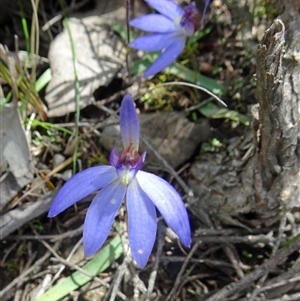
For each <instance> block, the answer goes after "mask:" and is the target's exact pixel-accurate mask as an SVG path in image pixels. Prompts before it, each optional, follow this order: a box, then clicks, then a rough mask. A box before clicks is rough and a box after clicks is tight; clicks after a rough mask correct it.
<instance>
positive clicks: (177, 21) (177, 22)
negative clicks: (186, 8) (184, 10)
mask: <svg viewBox="0 0 300 301" xmlns="http://www.w3.org/2000/svg"><path fill="white" fill-rule="evenodd" d="M173 22H174V24H175V25H180V22H181V17H180V16H178V17H176V18H175V19H174V20H173Z"/></svg>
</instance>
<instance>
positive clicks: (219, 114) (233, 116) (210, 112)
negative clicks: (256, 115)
mask: <svg viewBox="0 0 300 301" xmlns="http://www.w3.org/2000/svg"><path fill="white" fill-rule="evenodd" d="M199 111H200V113H201V114H203V115H204V116H205V117H207V118H212V119H222V118H224V119H230V120H232V121H236V122H240V123H242V124H243V125H245V126H249V124H250V118H249V117H248V116H246V115H244V114H241V113H239V112H236V111H233V110H228V109H226V108H220V107H219V106H217V105H215V104H213V103H211V102H209V103H207V104H205V105H203V106H202V107H200V108H199Z"/></svg>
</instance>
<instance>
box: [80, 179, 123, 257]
mask: <svg viewBox="0 0 300 301" xmlns="http://www.w3.org/2000/svg"><path fill="white" fill-rule="evenodd" d="M125 193H126V186H124V185H123V184H121V183H120V182H119V180H116V181H114V182H112V183H110V184H109V185H107V186H105V187H104V188H103V189H102V190H100V192H99V193H98V194H97V195H96V196H95V198H94V199H93V201H92V203H91V205H90V207H89V209H88V211H87V214H86V217H85V222H84V229H83V247H84V253H85V256H91V255H93V254H94V253H95V252H96V251H98V250H99V249H100V248H101V247H102V245H103V244H104V242H105V240H106V238H107V236H108V234H109V231H110V228H111V225H112V223H113V221H114V218H115V216H116V213H117V211H118V210H119V208H120V206H121V204H122V201H123V200H124V197H125Z"/></svg>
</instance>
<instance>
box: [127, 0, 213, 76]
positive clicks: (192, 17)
mask: <svg viewBox="0 0 300 301" xmlns="http://www.w3.org/2000/svg"><path fill="white" fill-rule="evenodd" d="M145 1H146V2H147V3H148V4H149V5H150V6H151V7H153V8H154V9H155V10H156V11H157V12H159V13H160V14H156V13H155V14H149V15H145V16H142V17H139V18H136V19H133V20H132V21H130V25H131V26H133V27H136V28H138V29H141V30H144V31H148V32H151V34H148V35H146V36H143V37H139V38H137V39H135V40H134V41H132V42H131V43H130V44H129V46H130V47H132V48H135V49H140V50H144V51H160V50H163V52H162V54H161V55H160V56H159V57H158V58H157V59H156V61H155V62H154V63H153V64H152V65H151V66H150V67H149V68H148V69H147V70H146V72H145V73H144V77H148V76H152V75H155V74H157V73H158V72H160V71H161V70H163V69H165V68H166V67H168V66H169V65H171V64H172V63H173V62H174V61H175V60H176V59H177V57H178V56H179V55H180V54H181V53H182V51H183V50H184V47H185V42H186V40H187V38H188V37H190V36H192V35H193V34H194V32H195V31H196V30H198V29H199V27H200V17H199V14H198V11H197V9H196V7H195V5H194V4H188V5H187V6H186V7H185V8H182V7H181V6H180V5H178V4H177V3H175V2H174V1H173V0H145ZM208 3H209V1H208V0H206V3H205V7H207V5H208ZM205 9H206V8H205Z"/></svg>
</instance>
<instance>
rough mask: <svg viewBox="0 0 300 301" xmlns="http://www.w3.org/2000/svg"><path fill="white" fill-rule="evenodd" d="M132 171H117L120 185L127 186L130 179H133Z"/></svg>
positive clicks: (133, 173)
mask: <svg viewBox="0 0 300 301" xmlns="http://www.w3.org/2000/svg"><path fill="white" fill-rule="evenodd" d="M134 175H135V172H134V170H128V169H125V168H124V169H120V170H118V176H119V179H120V181H121V183H122V184H124V185H126V186H127V185H129V184H130V182H131V181H132V179H133V178H134Z"/></svg>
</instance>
